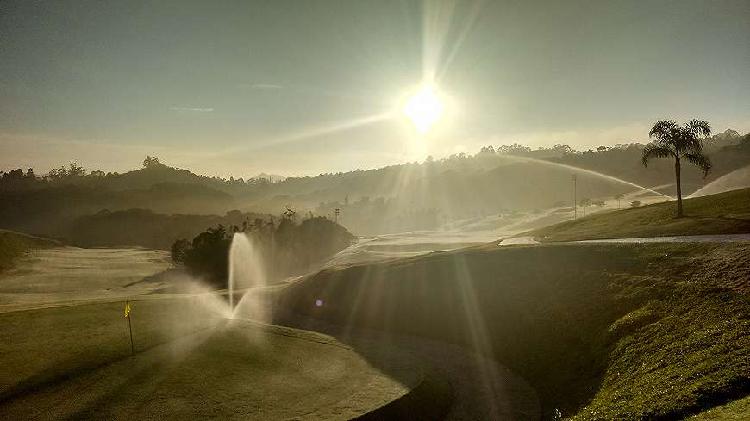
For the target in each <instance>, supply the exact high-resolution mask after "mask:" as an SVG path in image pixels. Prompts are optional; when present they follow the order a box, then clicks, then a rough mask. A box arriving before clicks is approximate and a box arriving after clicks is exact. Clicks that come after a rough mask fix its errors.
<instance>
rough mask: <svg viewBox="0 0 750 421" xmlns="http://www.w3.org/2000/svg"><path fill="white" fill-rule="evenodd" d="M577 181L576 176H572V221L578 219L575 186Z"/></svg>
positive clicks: (576, 187)
mask: <svg viewBox="0 0 750 421" xmlns="http://www.w3.org/2000/svg"><path fill="white" fill-rule="evenodd" d="M577 182H578V180H577V179H576V175H575V174H573V220H576V219H578V192H577V189H578V186H577Z"/></svg>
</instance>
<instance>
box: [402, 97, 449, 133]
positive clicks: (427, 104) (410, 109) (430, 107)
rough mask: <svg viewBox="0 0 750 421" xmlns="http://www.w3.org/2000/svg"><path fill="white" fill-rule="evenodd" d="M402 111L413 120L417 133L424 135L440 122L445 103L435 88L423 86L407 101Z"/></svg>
mask: <svg viewBox="0 0 750 421" xmlns="http://www.w3.org/2000/svg"><path fill="white" fill-rule="evenodd" d="M401 111H402V112H403V113H404V115H405V116H406V117H408V118H409V120H411V122H412V124H414V127H415V128H416V129H417V131H418V132H419V133H422V134H424V133H427V132H428V131H429V130H430V128H431V127H432V125H433V124H435V123H436V122H437V121H438V120H440V117H441V116H442V115H443V103H442V102H441V101H440V97H439V96H438V94H437V92H436V90H435V88H434V87H433V86H431V85H423V86H422V87H421V88H419V90H418V91H416V92H415V93H413V94H412V95H410V96H409V97H408V98H407V99H406V102H405V103H404V105H403V107H402V108H401Z"/></svg>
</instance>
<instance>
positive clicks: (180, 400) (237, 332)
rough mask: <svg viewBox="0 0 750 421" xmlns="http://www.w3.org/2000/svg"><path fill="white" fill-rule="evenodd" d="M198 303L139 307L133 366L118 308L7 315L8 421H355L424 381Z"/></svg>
mask: <svg viewBox="0 0 750 421" xmlns="http://www.w3.org/2000/svg"><path fill="white" fill-rule="evenodd" d="M190 300H191V299H189V298H188V299H157V300H145V301H136V302H134V303H133V306H132V311H133V313H132V314H133V334H134V337H135V343H136V351H137V355H136V356H135V357H132V358H131V357H130V346H129V342H128V333H127V332H128V330H127V324H126V321H125V319H124V318H123V313H122V303H100V304H92V305H82V306H74V307H61V308H53V309H45V310H32V311H20V312H14V313H6V314H0V324H1V325H2V326H3V329H2V331H0V362H1V364H0V379H2V380H1V383H0V418H2V419H19V418H45V419H46V418H71V419H77V418H102V419H115V418H122V417H124V416H125V415H126V414H127V415H128V417H132V418H143V417H147V418H155V417H166V418H170V419H190V418H196V417H198V418H208V417H211V418H221V419H240V418H241V419H247V418H248V417H249V418H255V419H290V418H295V419H349V418H352V417H355V416H358V415H360V414H362V413H363V412H366V411H369V410H372V409H374V408H377V407H379V406H381V405H383V404H385V403H387V402H391V401H392V400H393V399H395V398H398V397H399V396H401V395H403V394H404V393H405V392H406V391H408V388H409V387H410V386H413V385H415V384H417V383H418V382H419V380H420V379H421V375H422V372H421V369H420V368H419V367H420V365H419V364H418V363H416V362H415V361H413V359H411V357H405V356H404V355H397V357H398V358H397V359H396V358H395V357H388V358H393V360H394V361H386V362H385V363H388V364H392V365H395V368H394V369H397V370H399V373H400V374H401V375H400V376H399V377H398V379H397V380H394V379H392V378H390V377H388V376H386V375H384V374H382V373H381V372H380V371H378V370H375V369H373V368H372V366H371V365H370V364H369V363H368V361H367V360H365V359H364V358H362V357H361V356H359V355H357V354H356V353H354V352H352V351H351V350H350V349H349V348H348V347H346V346H344V345H342V344H341V343H339V342H337V341H336V340H334V339H333V338H330V337H327V336H324V335H319V334H315V333H312V332H303V331H297V330H294V329H288V328H278V327H270V326H263V325H257V324H255V323H251V322H247V321H242V320H234V321H231V322H227V321H226V320H224V319H219V318H217V317H215V316H212V315H211V313H208V312H204V311H203V310H202V307H201V306H196V305H191V301H190ZM188 334H190V335H188ZM379 363H381V364H383V363H384V362H383V361H379Z"/></svg>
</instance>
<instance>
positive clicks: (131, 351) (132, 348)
mask: <svg viewBox="0 0 750 421" xmlns="http://www.w3.org/2000/svg"><path fill="white" fill-rule="evenodd" d="M125 305H126V306H128V308H129V307H130V301H125ZM127 319H128V331H129V332H130V353H131V354H132V355H135V345H133V328H132V327H131V326H130V312H129V311H128V317H127Z"/></svg>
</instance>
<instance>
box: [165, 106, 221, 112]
mask: <svg viewBox="0 0 750 421" xmlns="http://www.w3.org/2000/svg"><path fill="white" fill-rule="evenodd" d="M169 109H170V110H172V111H180V112H189V113H212V112H214V109H213V108H201V107H170V108H169Z"/></svg>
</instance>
